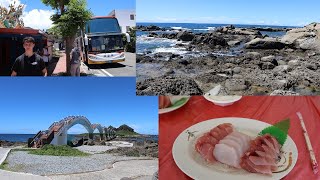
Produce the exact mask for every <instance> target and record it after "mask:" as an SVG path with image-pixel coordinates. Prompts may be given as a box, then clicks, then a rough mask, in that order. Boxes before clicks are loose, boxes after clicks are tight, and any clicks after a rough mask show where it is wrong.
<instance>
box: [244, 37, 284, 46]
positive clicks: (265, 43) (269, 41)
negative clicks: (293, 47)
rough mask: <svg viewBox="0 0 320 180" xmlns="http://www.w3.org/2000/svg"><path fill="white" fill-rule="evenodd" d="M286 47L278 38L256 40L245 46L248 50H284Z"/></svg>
mask: <svg viewBox="0 0 320 180" xmlns="http://www.w3.org/2000/svg"><path fill="white" fill-rule="evenodd" d="M285 46H286V45H285V44H284V43H282V42H280V41H278V40H277V39H276V38H263V39H262V38H256V39H254V40H252V41H250V42H248V43H246V44H245V48H247V49H283V48H284V47H285Z"/></svg>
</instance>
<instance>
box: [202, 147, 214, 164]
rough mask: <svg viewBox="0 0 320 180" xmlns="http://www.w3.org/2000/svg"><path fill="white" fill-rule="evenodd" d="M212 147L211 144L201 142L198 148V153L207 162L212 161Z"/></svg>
mask: <svg viewBox="0 0 320 180" xmlns="http://www.w3.org/2000/svg"><path fill="white" fill-rule="evenodd" d="M213 149H215V148H214V146H213V145H211V144H203V145H202V146H201V148H200V152H199V153H200V155H201V157H203V158H204V159H205V160H206V161H207V162H214V161H215V158H214V156H213V153H212V152H213Z"/></svg>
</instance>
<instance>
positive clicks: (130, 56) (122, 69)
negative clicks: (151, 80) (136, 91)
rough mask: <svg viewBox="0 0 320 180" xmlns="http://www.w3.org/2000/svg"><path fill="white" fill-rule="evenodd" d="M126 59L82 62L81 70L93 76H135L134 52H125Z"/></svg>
mask: <svg viewBox="0 0 320 180" xmlns="http://www.w3.org/2000/svg"><path fill="white" fill-rule="evenodd" d="M125 56H126V61H124V62H120V63H112V64H103V65H89V66H86V65H85V64H82V66H81V72H85V73H87V74H93V75H94V76H109V77H116V76H131V77H132V76H134V77H135V76H136V54H135V53H128V52H126V53H125Z"/></svg>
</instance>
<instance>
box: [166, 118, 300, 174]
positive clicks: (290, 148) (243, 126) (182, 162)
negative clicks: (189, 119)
mask: <svg viewBox="0 0 320 180" xmlns="http://www.w3.org/2000/svg"><path fill="white" fill-rule="evenodd" d="M222 123H231V124H233V125H234V127H235V128H236V129H237V130H238V131H240V132H243V133H245V134H247V135H249V136H252V137H255V136H257V134H258V133H259V132H260V131H261V130H262V129H264V128H266V127H268V126H270V124H267V123H265V122H261V121H257V120H253V119H247V118H237V117H230V118H218V119H211V120H207V121H203V122H200V123H198V124H195V125H193V126H191V127H189V128H187V129H186V130H184V131H183V132H182V133H181V134H180V135H179V136H178V137H177V139H176V140H175V142H174V144H173V148H172V155H173V159H174V161H175V162H176V164H177V166H178V167H179V168H180V169H181V170H182V171H183V172H184V173H185V174H187V175H188V176H190V177H191V178H193V179H197V180H209V179H220V178H221V179H223V180H227V179H237V180H242V179H243V180H250V179H252V180H256V179H267V180H269V179H281V178H283V177H284V176H286V175H287V174H288V173H289V172H290V171H291V170H292V169H293V167H294V166H295V164H296V162H297V159H298V150H297V147H296V145H295V143H294V142H293V140H292V139H291V138H290V137H289V136H288V138H287V140H286V142H285V144H284V145H283V147H282V150H283V151H284V152H292V164H291V166H290V167H289V169H287V170H286V171H284V172H281V173H273V174H272V176H267V175H263V174H257V173H250V172H247V171H245V170H242V169H241V170H234V171H232V172H227V171H226V170H228V171H230V169H227V168H226V167H223V165H222V164H220V163H218V162H217V163H214V164H215V165H208V164H207V163H205V162H204V160H203V159H201V158H200V155H199V154H198V153H197V152H196V151H195V148H194V147H195V146H194V145H195V141H196V140H197V138H198V137H199V136H201V135H202V134H204V133H205V132H208V131H209V130H211V129H212V128H213V127H216V126H217V125H219V124H222ZM188 132H192V133H193V134H194V135H195V136H194V137H189V135H188ZM188 137H189V140H188ZM217 164H218V165H217Z"/></svg>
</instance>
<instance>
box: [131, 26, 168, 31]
mask: <svg viewBox="0 0 320 180" xmlns="http://www.w3.org/2000/svg"><path fill="white" fill-rule="evenodd" d="M137 29H138V30H140V31H165V30H166V29H165V28H160V27H158V26H155V25H150V26H137Z"/></svg>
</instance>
